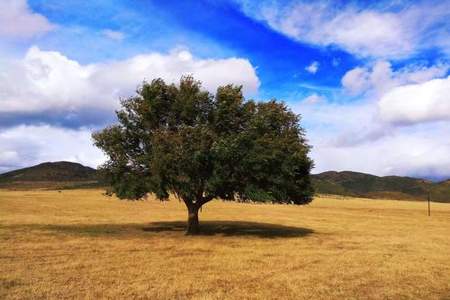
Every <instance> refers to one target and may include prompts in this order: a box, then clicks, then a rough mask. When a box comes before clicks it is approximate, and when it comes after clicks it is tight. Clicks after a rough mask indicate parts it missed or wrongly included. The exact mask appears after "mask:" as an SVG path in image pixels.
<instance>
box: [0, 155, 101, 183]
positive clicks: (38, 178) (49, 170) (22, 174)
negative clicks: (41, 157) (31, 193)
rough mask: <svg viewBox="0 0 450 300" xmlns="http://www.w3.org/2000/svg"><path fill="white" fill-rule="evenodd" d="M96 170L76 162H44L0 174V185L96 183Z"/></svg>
mask: <svg viewBox="0 0 450 300" xmlns="http://www.w3.org/2000/svg"><path fill="white" fill-rule="evenodd" d="M98 184H99V179H98V175H97V171H96V170H95V169H93V168H90V167H86V166H83V165H81V164H78V163H73V162H67V161H60V162H45V163H42V164H39V165H36V166H32V167H29V168H23V169H19V170H14V171H10V172H7V173H3V174H0V187H12V188H21V187H56V188H64V187H75V186H85V185H88V186H89V185H98Z"/></svg>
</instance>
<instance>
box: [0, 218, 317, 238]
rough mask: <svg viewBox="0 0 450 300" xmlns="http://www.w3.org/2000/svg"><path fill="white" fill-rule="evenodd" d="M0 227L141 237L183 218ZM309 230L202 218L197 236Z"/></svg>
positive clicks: (176, 229)
mask: <svg viewBox="0 0 450 300" xmlns="http://www.w3.org/2000/svg"><path fill="white" fill-rule="evenodd" d="M1 227H3V229H7V228H9V229H12V230H14V231H16V233H17V232H20V231H27V232H30V230H31V231H34V230H37V231H39V232H40V233H41V234H42V233H43V234H62V235H77V236H89V237H111V238H140V237H142V238H145V237H148V235H149V234H152V235H153V236H155V235H157V234H158V233H160V234H161V235H163V234H166V235H167V234H170V235H172V236H177V235H180V236H181V235H184V232H185V230H186V222H183V221H171V222H153V223H147V224H142V223H131V224H22V225H20V224H17V225H7V226H1ZM312 233H313V230H311V229H308V228H301V227H292V226H284V225H278V224H268V223H258V222H241V221H202V222H200V232H199V234H198V235H199V236H235V237H239V236H248V237H258V238H290V237H291V238H292V237H303V236H307V235H309V234H312Z"/></svg>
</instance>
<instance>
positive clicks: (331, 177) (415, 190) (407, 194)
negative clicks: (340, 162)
mask: <svg viewBox="0 0 450 300" xmlns="http://www.w3.org/2000/svg"><path fill="white" fill-rule="evenodd" d="M312 178H313V183H314V186H315V188H316V192H317V193H322V194H335V195H344V196H359V197H368V198H391V199H399V200H401V199H408V200H426V199H427V197H428V191H429V192H430V195H431V199H432V200H433V201H440V202H450V181H449V180H447V181H443V182H440V183H433V182H431V181H429V180H424V179H418V178H412V177H401V176H384V177H379V176H375V175H370V174H365V173H358V172H350V171H343V172H335V171H328V172H323V173H320V174H315V175H312Z"/></svg>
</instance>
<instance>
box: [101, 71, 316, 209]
mask: <svg viewBox="0 0 450 300" xmlns="http://www.w3.org/2000/svg"><path fill="white" fill-rule="evenodd" d="M117 117H118V120H119V124H117V125H114V126H111V127H108V128H106V129H103V130H102V131H99V132H97V133H95V134H94V135H93V138H94V141H95V145H96V146H98V147H99V148H101V149H102V150H103V151H104V152H105V153H106V155H107V156H108V157H109V160H108V161H107V162H106V163H105V164H104V165H103V166H102V167H101V169H102V172H103V173H104V174H105V176H106V178H107V179H108V180H109V181H110V183H111V186H112V192H113V193H114V194H116V195H117V196H118V197H120V198H125V199H141V198H142V197H143V196H145V195H146V194H147V193H154V194H155V195H156V196H157V197H158V198H159V199H161V200H165V199H167V198H168V196H169V193H173V194H175V195H176V196H177V197H179V198H180V199H182V200H183V201H184V202H185V203H186V205H187V206H188V208H189V207H194V210H195V209H198V208H199V207H201V206H202V205H203V204H204V203H206V202H208V201H210V200H211V199H213V198H217V197H220V198H223V199H227V200H240V201H245V200H253V201H270V202H278V203H292V204H306V203H309V202H310V201H311V199H312V195H313V189H312V187H311V182H310V178H309V173H310V170H311V168H312V161H311V160H310V159H309V158H308V152H309V149H310V147H309V146H308V145H307V143H306V140H305V137H304V131H303V129H302V128H301V127H300V125H299V121H300V119H299V116H298V115H295V114H294V113H292V112H291V111H290V110H289V109H288V108H287V107H286V105H284V104H283V103H279V102H277V101H275V100H272V101H269V102H266V103H263V102H260V103H256V102H254V101H246V100H245V99H244V97H243V96H242V90H241V87H238V86H233V85H227V86H223V87H219V88H218V89H217V93H216V95H215V96H213V95H211V94H210V93H208V92H206V91H204V90H202V89H201V85H200V83H199V82H198V81H195V80H194V79H193V78H192V77H183V78H182V79H181V81H180V84H179V86H176V85H173V84H172V85H167V84H165V83H164V81H163V80H161V79H157V80H153V81H152V82H151V83H146V82H144V83H143V85H142V86H141V87H140V88H139V89H138V91H137V96H135V97H132V98H129V99H126V100H123V101H122V109H121V110H120V111H118V112H117Z"/></svg>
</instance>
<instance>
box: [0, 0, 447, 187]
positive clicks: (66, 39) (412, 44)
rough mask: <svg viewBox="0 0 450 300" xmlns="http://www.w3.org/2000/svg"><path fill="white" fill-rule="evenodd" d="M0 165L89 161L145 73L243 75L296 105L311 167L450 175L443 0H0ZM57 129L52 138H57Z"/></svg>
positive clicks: (250, 84) (259, 95) (225, 79)
mask: <svg viewBox="0 0 450 300" xmlns="http://www.w3.org/2000/svg"><path fill="white" fill-rule="evenodd" d="M0 11H2V13H1V14H0V28H1V29H0V54H1V56H0V57H1V58H0V67H1V68H0V104H1V105H0V107H1V108H0V171H6V170H9V169H13V168H18V167H23V166H27V165H30V164H34V163H38V162H41V161H45V160H53V161H56V160H72V161H78V162H81V163H84V164H88V165H91V166H96V165H98V164H100V163H101V162H102V160H103V156H102V154H101V153H100V152H99V151H98V150H97V149H95V148H94V147H93V146H92V145H91V140H90V133H91V132H92V130H95V129H98V128H101V127H102V126H105V125H106V124H109V123H111V122H113V121H114V114H113V111H114V109H116V108H117V107H118V99H119V98H120V97H126V96H130V95H132V93H133V91H134V89H135V88H136V86H137V85H138V84H139V83H140V82H141V81H142V80H144V79H147V80H148V79H152V78H154V77H162V78H164V79H166V80H167V81H176V80H178V79H179V77H180V76H181V75H182V74H187V73H189V74H193V75H194V76H195V77H197V78H198V79H200V80H202V81H203V83H204V86H205V88H207V89H208V90H210V91H211V92H214V89H215V88H216V87H217V86H218V85H221V84H226V83H229V82H231V83H235V84H242V85H243V86H244V91H245V94H246V96H247V97H249V98H254V99H257V100H263V101H264V100H267V99H270V98H277V99H280V100H283V101H285V102H287V103H288V104H289V105H290V107H291V108H292V109H293V110H294V111H295V112H297V113H300V114H301V115H302V117H303V125H304V126H305V127H306V129H307V136H308V138H309V140H310V143H311V144H312V145H313V150H312V153H311V155H312V157H313V158H314V160H315V162H316V168H315V170H314V172H321V171H325V170H331V169H334V170H354V171H362V172H368V173H374V174H378V175H392V174H397V175H409V176H425V177H429V178H438V179H440V178H447V177H450V155H448V154H449V153H450V99H449V95H450V78H449V66H450V60H449V57H450V56H449V55H450V50H449V49H450V21H449V20H450V1H377V2H376V4H373V2H371V1H314V2H310V1H246V0H235V1H222V0H203V1H171V0H167V1H148V0H136V1H131V0H128V1H125V0H117V1H106V0H93V1H81V0H78V1H76V0H69V1H57V0H45V1H44V0H29V1H26V0H5V1H2V2H1V3H0ZM57 141H59V142H57Z"/></svg>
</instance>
